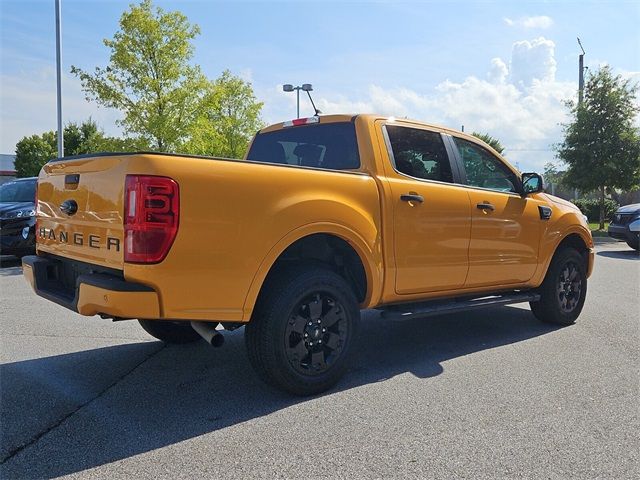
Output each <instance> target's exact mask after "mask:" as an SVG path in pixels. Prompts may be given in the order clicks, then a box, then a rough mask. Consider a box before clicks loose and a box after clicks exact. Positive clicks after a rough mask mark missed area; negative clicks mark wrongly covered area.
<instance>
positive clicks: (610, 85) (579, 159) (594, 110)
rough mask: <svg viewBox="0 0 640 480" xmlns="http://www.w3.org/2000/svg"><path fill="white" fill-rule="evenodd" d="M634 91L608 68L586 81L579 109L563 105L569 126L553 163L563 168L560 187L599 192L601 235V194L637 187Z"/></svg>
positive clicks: (639, 151) (639, 144) (639, 143)
mask: <svg viewBox="0 0 640 480" xmlns="http://www.w3.org/2000/svg"><path fill="white" fill-rule="evenodd" d="M636 91H637V86H636V85H632V84H631V83H630V81H629V80H624V79H623V78H622V77H621V76H620V75H616V76H614V75H613V73H612V72H611V69H610V68H609V67H603V68H601V69H599V70H598V71H597V72H596V73H595V74H593V75H591V76H590V77H589V79H588V80H587V84H586V86H585V94H584V101H583V102H582V104H577V103H576V102H571V101H570V102H567V106H568V108H569V109H570V115H571V117H572V121H571V123H569V124H566V125H564V135H565V138H564V141H563V142H562V143H561V144H559V145H558V146H557V147H556V148H557V153H558V157H559V158H561V159H562V160H563V161H564V162H565V163H566V164H567V165H568V168H567V173H566V176H565V183H566V184H567V185H569V186H571V187H576V188H578V189H580V190H581V191H583V192H591V191H594V190H597V191H598V194H599V200H600V229H603V228H604V221H605V193H606V189H607V188H609V189H613V188H620V189H623V190H630V189H632V188H638V186H639V185H640V134H639V132H638V129H637V128H635V127H634V125H633V122H634V118H635V115H636V113H637V112H638V107H637V106H636V105H635V102H634V100H635V94H636Z"/></svg>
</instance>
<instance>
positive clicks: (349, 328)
mask: <svg viewBox="0 0 640 480" xmlns="http://www.w3.org/2000/svg"><path fill="white" fill-rule="evenodd" d="M359 318H360V310H359V308H358V302H357V300H356V298H355V295H354V294H353V291H352V290H351V288H350V287H349V285H348V284H347V283H346V282H345V281H344V279H343V278H342V277H340V276H339V275H338V274H336V273H334V272H333V271H331V270H328V269H325V268H320V267H315V266H313V267H307V268H296V269H291V270H288V271H284V272H280V273H279V274H277V275H276V276H275V277H274V278H272V279H270V280H269V283H268V284H267V285H265V291H264V292H263V293H262V294H261V296H260V299H259V300H258V304H257V305H256V310H255V312H254V315H253V318H252V320H251V321H250V322H249V323H248V324H247V325H246V326H245V343H246V346H247V352H248V354H249V360H250V362H251V364H252V366H253V368H254V369H255V370H256V372H257V373H258V375H259V376H260V378H261V379H262V380H263V381H265V382H266V383H268V384H270V385H272V386H275V387H277V388H280V389H282V390H285V391H287V392H289V393H292V394H294V395H314V394H317V393H320V392H323V391H325V390H327V389H329V388H331V387H332V386H333V385H335V384H336V383H337V382H338V380H340V378H341V377H342V375H343V374H344V372H345V370H346V368H347V366H348V358H349V356H350V351H351V346H352V343H353V338H354V336H355V332H356V328H357V324H358V321H359Z"/></svg>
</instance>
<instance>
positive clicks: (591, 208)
mask: <svg viewBox="0 0 640 480" xmlns="http://www.w3.org/2000/svg"><path fill="white" fill-rule="evenodd" d="M573 203H574V204H575V205H576V206H577V207H578V208H579V209H580V210H581V211H582V213H584V214H585V215H586V216H587V218H588V219H589V221H590V222H599V221H600V201H599V200H591V199H589V198H578V199H577V200H573ZM619 206H620V205H619V204H618V203H617V202H616V201H615V200H611V199H610V198H605V199H604V218H605V220H608V219H610V218H611V216H612V215H613V214H614V213H615V211H616V210H617V209H618V207H619Z"/></svg>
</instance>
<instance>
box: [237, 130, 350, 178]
mask: <svg viewBox="0 0 640 480" xmlns="http://www.w3.org/2000/svg"><path fill="white" fill-rule="evenodd" d="M247 160H253V161H256V162H266V163H278V164H281V165H299V166H302V167H314V168H327V169H332V170H350V169H355V168H359V167H360V156H359V155H358V144H357V142H356V130H355V126H354V124H353V123H352V122H338V123H325V124H315V125H305V126H300V127H288V128H283V129H281V130H276V131H275V132H267V133H259V134H258V135H256V138H255V139H254V140H253V143H252V145H251V149H250V150H249V153H248V154H247Z"/></svg>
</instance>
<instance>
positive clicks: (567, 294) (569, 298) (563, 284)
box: [556, 261, 582, 313]
mask: <svg viewBox="0 0 640 480" xmlns="http://www.w3.org/2000/svg"><path fill="white" fill-rule="evenodd" d="M556 292H557V295H558V302H559V303H560V308H561V309H562V311H563V312H564V313H571V312H573V311H574V310H575V309H576V307H577V306H578V303H579V302H580V293H581V292H582V278H581V276H580V271H579V267H578V265H577V264H576V263H575V262H573V261H569V262H567V263H566V264H565V265H564V268H563V269H562V270H561V271H560V275H559V276H558V280H557V286H556Z"/></svg>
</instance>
